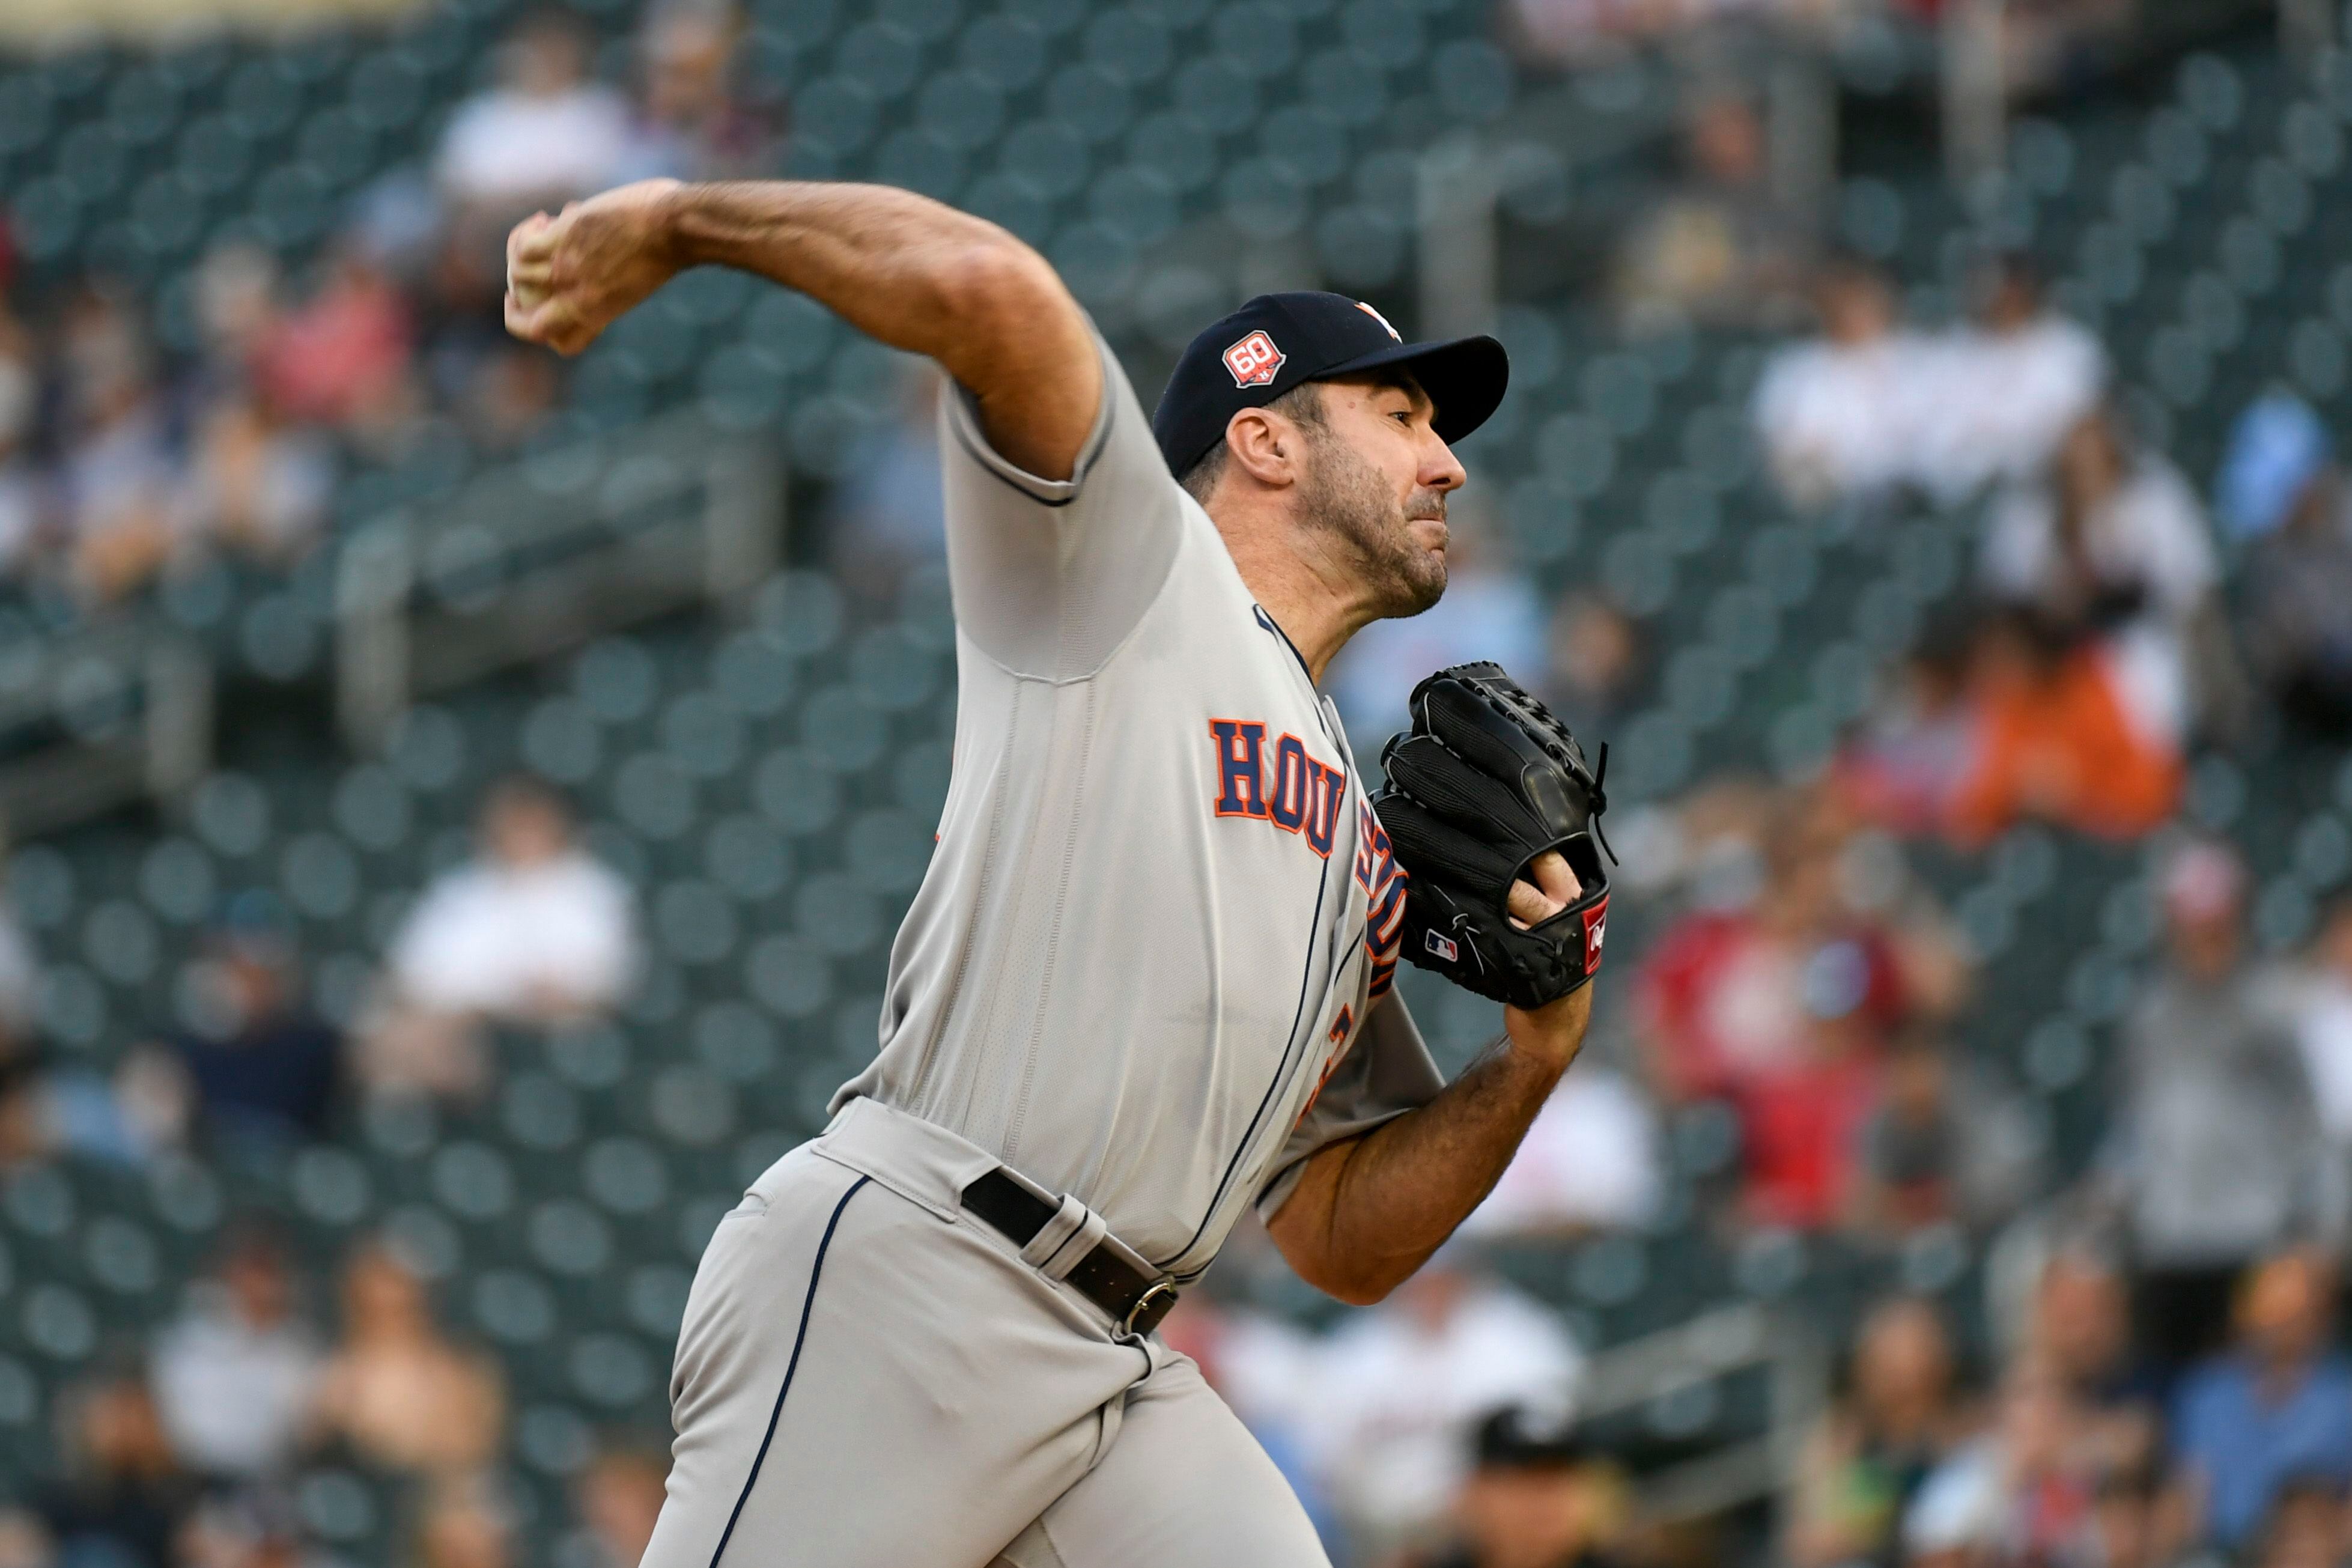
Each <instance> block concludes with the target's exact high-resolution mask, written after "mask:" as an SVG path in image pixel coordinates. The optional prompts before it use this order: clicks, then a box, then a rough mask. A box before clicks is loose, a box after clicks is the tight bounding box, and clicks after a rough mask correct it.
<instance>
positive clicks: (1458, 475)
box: [1421, 435, 1470, 491]
mask: <svg viewBox="0 0 2352 1568" xmlns="http://www.w3.org/2000/svg"><path fill="white" fill-rule="evenodd" d="M1469 479H1470V476H1469V475H1468V474H1467V473H1465V472H1464V471H1463V468H1462V462H1461V459H1460V458H1456V457H1454V448H1453V447H1449V446H1447V445H1446V444H1445V443H1444V441H1441V440H1439V439H1438V438H1437V437H1436V436H1434V435H1432V436H1431V437H1430V438H1429V448H1428V450H1427V451H1426V452H1425V453H1423V457H1422V460H1421V483H1422V488H1423V489H1433V490H1439V491H1444V490H1458V489H1461V488H1462V487H1463V486H1464V485H1465V484H1466V483H1468V482H1469Z"/></svg>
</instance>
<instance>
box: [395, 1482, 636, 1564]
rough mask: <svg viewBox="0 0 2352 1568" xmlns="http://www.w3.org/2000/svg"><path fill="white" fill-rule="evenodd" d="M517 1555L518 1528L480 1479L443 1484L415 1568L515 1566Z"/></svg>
mask: <svg viewBox="0 0 2352 1568" xmlns="http://www.w3.org/2000/svg"><path fill="white" fill-rule="evenodd" d="M514 1560H515V1549H514V1527H513V1525H512V1523H511V1521H509V1519H508V1517H507V1512H506V1510H504V1509H502V1508H500V1507H499V1505H498V1503H497V1502H496V1500H493V1499H491V1498H489V1497H488V1496H485V1495H484V1491H483V1488H482V1487H481V1485H480V1484H479V1483H476V1484H472V1485H467V1486H447V1487H443V1488H440V1489H436V1491H435V1493H434V1494H433V1495H432V1497H431V1498H430V1499H429V1500H427V1502H426V1503H425V1513H424V1517H423V1518H422V1519H421V1520H419V1521H417V1526H416V1550H415V1558H414V1563H415V1568H513V1563H514ZM632 1568H634V1565H632Z"/></svg>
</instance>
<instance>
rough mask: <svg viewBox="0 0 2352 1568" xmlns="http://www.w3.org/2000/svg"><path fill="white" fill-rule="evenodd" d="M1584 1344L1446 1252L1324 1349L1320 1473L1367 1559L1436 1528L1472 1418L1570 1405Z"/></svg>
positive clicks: (1319, 1385) (1319, 1387)
mask: <svg viewBox="0 0 2352 1568" xmlns="http://www.w3.org/2000/svg"><path fill="white" fill-rule="evenodd" d="M1583 1365H1584V1357H1583V1353H1582V1352H1580V1350H1579V1349H1578V1348H1577V1346H1576V1343H1575V1342H1574V1341H1573V1340H1571V1339H1570V1337H1569V1334H1568V1331H1567V1330H1566V1329H1565V1328H1564V1327H1562V1326H1561V1324H1560V1321H1559V1319H1558V1318H1556V1317H1555V1316H1553V1315H1552V1313H1551V1312H1549V1310H1546V1309H1544V1308H1543V1307H1541V1306H1539V1305H1538V1304H1537V1303H1536V1302H1534V1301H1531V1300H1528V1299H1527V1298H1526V1297H1524V1296H1522V1295H1520V1294H1519V1293H1518V1292H1517V1291H1516V1290H1513V1289H1509V1288H1508V1287H1507V1286H1505V1285H1503V1284H1501V1283H1499V1282H1498V1281H1496V1280H1493V1279H1487V1278H1486V1277H1484V1276H1482V1275H1480V1274H1477V1273H1475V1272H1473V1271H1472V1269H1471V1268H1470V1266H1469V1265H1468V1264H1467V1263H1466V1262H1465V1259H1464V1258H1463V1257H1462V1256H1461V1254H1460V1253H1459V1251H1458V1250H1457V1249H1455V1248H1449V1249H1447V1250H1446V1251H1444V1252H1442V1253H1441V1254H1440V1255H1439V1256H1438V1257H1437V1258H1432V1259H1431V1260H1430V1262H1429V1263H1427V1264H1426V1265H1424V1266H1423V1268H1422V1270H1421V1272H1420V1273H1418V1274H1416V1275H1414V1276H1413V1277H1412V1279H1410V1280H1408V1281H1406V1282H1405V1283H1404V1284H1403V1285H1402V1286H1400V1287H1399V1288H1398V1289H1397V1291H1396V1294H1395V1295H1393V1296H1391V1298H1390V1299H1389V1300H1387V1301H1386V1302H1384V1303H1382V1304H1381V1306H1378V1307H1375V1308H1372V1309H1370V1310H1366V1311H1362V1312H1359V1313H1356V1314H1354V1315H1352V1316H1351V1317H1349V1319H1347V1320H1346V1321H1344V1322H1343V1323H1342V1324H1341V1325H1340V1327H1339V1329H1338V1331H1335V1332H1334V1333H1333V1334H1332V1335H1331V1338H1330V1341H1329V1342H1328V1345H1327V1346H1326V1347H1325V1348H1324V1350H1323V1352H1322V1354H1321V1355H1320V1356H1319V1357H1318V1358H1317V1364H1316V1367H1315V1373H1314V1386H1313V1388H1312V1390H1311V1391H1310V1393H1309V1394H1308V1396H1307V1407H1308V1408H1309V1409H1311V1410H1312V1411H1313V1412H1314V1413H1315V1415H1316V1419H1317V1421H1318V1437H1317V1441H1316V1445H1315V1447H1316V1449H1317V1453H1318V1459H1319V1463H1318V1468H1319V1469H1320V1470H1321V1472H1322V1475H1323V1477H1324V1479H1325V1482H1326V1484H1327V1485H1328V1487H1329V1488H1330V1490H1331V1494H1332V1497H1333V1499H1334V1500H1336V1502H1337V1503H1338V1505H1339V1512H1340V1515H1341V1518H1342V1519H1343V1520H1344V1521H1345V1522H1346V1524H1347V1526H1348V1531H1349V1535H1350V1537H1351V1539H1353V1540H1354V1542H1356V1545H1357V1547H1358V1552H1359V1555H1360V1556H1361V1557H1362V1558H1363V1559H1365V1560H1367V1561H1372V1560H1377V1558H1378V1556H1379V1553H1380V1552H1381V1551H1383V1550H1387V1549H1389V1548H1391V1547H1394V1546H1395V1545H1397V1544H1400V1543H1402V1542H1407V1541H1410V1540H1412V1539H1413V1538H1415V1537H1417V1536H1420V1535H1422V1534H1423V1533H1425V1532H1426V1531H1429V1530H1430V1529H1431V1528H1432V1527H1433V1525H1434V1524H1436V1522H1437V1521H1439V1519H1440V1518H1441V1517H1442V1516H1443V1514H1444V1510H1445V1506H1446V1503H1447V1501H1448V1500H1450V1499H1451V1498H1452V1497H1453V1495H1454V1489H1455V1488H1456V1486H1457V1485H1458V1483H1459V1482H1460V1480H1461V1478H1462V1475H1463V1471H1464V1468H1465V1465H1464V1456H1465V1450H1466V1448H1467V1439H1468V1436H1469V1434H1470V1430H1471V1427H1472V1424H1473V1423H1475V1421H1476V1420H1477V1419H1478V1418H1479V1417H1480V1415H1483V1414H1484V1413H1485V1412H1487V1411H1490V1410H1493V1409H1494V1408H1496V1406H1497V1405H1506V1404H1524V1405H1533V1406H1536V1407H1539V1408H1549V1409H1553V1410H1559V1411H1562V1412H1565V1411H1568V1410H1570V1409H1572V1407H1573V1404H1574V1397H1575V1393H1576V1389H1577V1385H1578V1384H1579V1382H1580V1378H1581V1376H1582V1373H1583Z"/></svg>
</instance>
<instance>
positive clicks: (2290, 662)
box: [2220, 393, 2352, 735]
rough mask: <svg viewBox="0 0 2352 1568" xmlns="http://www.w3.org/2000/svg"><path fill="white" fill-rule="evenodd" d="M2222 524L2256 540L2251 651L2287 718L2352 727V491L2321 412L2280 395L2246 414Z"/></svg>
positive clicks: (2224, 491) (2225, 482)
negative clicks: (2349, 492)
mask: <svg viewBox="0 0 2352 1568" xmlns="http://www.w3.org/2000/svg"><path fill="white" fill-rule="evenodd" d="M2220 490H2221V497H2220V504H2221V516H2222V521H2224V523H2225V524H2226V525H2227V526H2228V527H2229V529H2230V531H2231V533H2232V534H2234V535H2236V536H2237V537H2239V538H2241V539H2243V540H2248V541H2251V548H2250V549H2249V551H2248V552H2247V557H2246V564H2245V599H2244V603H2245V623H2244V624H2245V632H2246V651H2247V656H2248V658H2249V660H2250V661H2251V662H2252V666H2253V670H2254V673H2255V675H2256V676H2257V677H2258V678H2259V679H2261V680H2262V681H2263V684H2264V685H2265V686H2267V687H2268V688H2269V689H2270V690H2271V692H2272V693H2273V696H2275V697H2276V698H2277V700H2278V701H2279V703H2280V705H2281V706H2282V707H2284V709H2285V710H2286V711H2287V712H2288V714H2289V715H2291V716H2292V717H2294V718H2295V719H2297V720H2299V721H2302V722H2303V723H2305V725H2307V726H2309V727H2310V728H2312V729H2313V730H2315V731H2319V732H2321V733H2323V734H2327V735H2341V734H2342V733H2344V732H2345V731H2346V730H2347V729H2352V497H2347V494H2346V491H2345V486H2344V476H2343V472H2342V470H2341V469H2339V468H2337V467H2336V463H2335V460H2334V458H2333V455H2332V454H2331V452H2330V450H2329V442H2328V438H2327V433H2326V428H2325V426H2322V425H2321V424H2320V422H2319V416H2317V415H2315V414H2314V413H2313V412H2312V411H2311V408H2310V406H2309V405H2307V404H2305V403H2304V402H2303V401H2302V400H2301V399H2299V398H2295V397H2293V396H2290V395H2286V394H2284V393H2276V394H2273V395H2270V396H2268V397H2265V398H2263V399H2262V400H2261V401H2260V402H2258V403H2256V404H2254V405H2252V407H2250V408H2248V409H2247V410H2246V412H2245V413H2244V414H2243V415H2242V416H2240V417H2239V419H2238V423H2237V425H2236V426H2235V427H2234V428H2233V429H2232V430H2231V436H2230V448H2229V452H2228V455H2227V456H2226V458H2224V459H2223V463H2222V469H2221V485H2220Z"/></svg>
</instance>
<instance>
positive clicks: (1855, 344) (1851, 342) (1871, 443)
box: [1753, 260, 1935, 507]
mask: <svg viewBox="0 0 2352 1568" xmlns="http://www.w3.org/2000/svg"><path fill="white" fill-rule="evenodd" d="M1814 302H1815V308H1816V310H1818V312H1819V314H1820V317H1821V326H1822V331H1821V336H1819V337H1817V338H1813V339H1811V340H1809V341H1807V342H1800V343H1792V344H1790V345H1789V346H1787V347H1785V348H1782V349H1781V350H1780V351H1779V352H1778V353H1775V354H1774V355H1773V356H1772V358H1771V360H1770V362H1769V363H1767V364H1766V366H1765V368H1764V375H1763V379H1762V380H1761V381H1759V383H1758V384H1757V387H1756V398H1755V404H1754V408H1753V414H1754V417H1755V421H1756V430H1757V434H1758V436H1759V437H1761V439H1762V441H1763V443H1764V453H1765V457H1766V458H1767V460H1768V461H1769V463H1770V465H1771V468H1772V477H1773V479H1774V480H1775V481H1777V482H1778V483H1779V485H1780V489H1781V492H1782V493H1783V494H1784V495H1786V496H1787V497H1788V498H1789V500H1790V503H1791V504H1792V505H1797V506H1804V507H1818V506H1824V505H1827V504H1829V503H1831V502H1833V501H1838V500H1845V499H1848V498H1855V497H1868V496H1872V495H1876V494H1882V493H1884V492H1885V491H1887V490H1890V489H1895V487H1897V486H1898V485H1900V484H1903V483H1905V482H1906V481H1907V480H1909V479H1912V478H1914V477H1915V474H1916V468H1917V451H1916V448H1917V447H1918V443H1919V438H1920V435H1921V432H1922V429H1923V426H1924V419H1923V415H1924V414H1925V413H1926V411H1927V410H1926V405H1925V403H1924V398H1925V395H1926V393H1927V390H1928V386H1927V384H1928V381H1929V375H1928V369H1929V366H1930V364H1931V362H1932V361H1933V360H1934V358H1935V352H1934V350H1933V348H1932V347H1931V346H1930V345H1929V344H1928V343H1927V341H1926V340H1925V339H1923V338H1921V337H1920V336H1919V335H1918V334H1917V333H1916V332H1912V331H1906V330H1904V329H1903V328H1902V327H1901V326H1900V324H1899V322H1898V321H1897V317H1896V311H1895V291H1894V289H1892V288H1891V287H1890V286H1889V285H1888V283H1887V281H1886V279H1885V278H1884V277H1883V276H1881V275H1880V274H1879V273H1878V272H1877V271H1876V270H1875V269H1874V268H1870V267H1868V266H1866V265H1864V264H1863V263H1861V262H1858V261H1851V260H1846V261H1839V262H1836V263H1833V264H1832V265H1831V266H1829V267H1827V268H1824V269H1823V271H1822V278H1821V280H1820V281H1819V283H1818V284H1817V285H1816V286H1815V290H1814Z"/></svg>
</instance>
